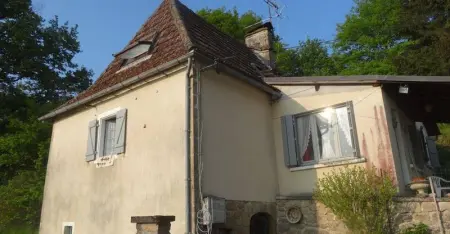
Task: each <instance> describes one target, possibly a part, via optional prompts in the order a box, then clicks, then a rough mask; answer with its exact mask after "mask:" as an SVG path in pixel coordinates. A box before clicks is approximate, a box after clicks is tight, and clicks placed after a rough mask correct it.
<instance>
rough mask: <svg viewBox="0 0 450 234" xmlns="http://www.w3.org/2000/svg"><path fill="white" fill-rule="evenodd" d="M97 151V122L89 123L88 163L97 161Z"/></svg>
mask: <svg viewBox="0 0 450 234" xmlns="http://www.w3.org/2000/svg"><path fill="white" fill-rule="evenodd" d="M96 151H97V120H92V121H90V122H89V128H88V142H87V151H86V161H87V162H89V161H93V160H95V155H96V153H97V152H96Z"/></svg>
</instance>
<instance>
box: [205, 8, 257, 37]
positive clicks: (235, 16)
mask: <svg viewBox="0 0 450 234" xmlns="http://www.w3.org/2000/svg"><path fill="white" fill-rule="evenodd" d="M197 14H198V15H199V16H201V17H202V18H204V19H205V20H206V21H207V22H208V23H210V24H212V25H214V26H216V27H217V28H218V29H220V30H221V31H222V32H224V33H226V34H228V35H230V36H231V37H233V38H235V39H237V40H240V41H244V39H245V28H246V27H247V26H250V25H252V24H255V23H257V22H260V21H261V17H260V16H258V15H256V13H255V12H253V11H248V12H245V13H244V14H242V15H239V13H238V11H237V9H236V8H233V10H227V9H226V8H225V7H221V8H217V9H214V10H213V9H209V8H204V9H200V10H199V11H197Z"/></svg>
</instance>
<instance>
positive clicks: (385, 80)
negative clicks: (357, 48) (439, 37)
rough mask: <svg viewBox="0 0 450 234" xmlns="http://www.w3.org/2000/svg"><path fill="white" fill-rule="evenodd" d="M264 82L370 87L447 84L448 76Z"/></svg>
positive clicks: (269, 80) (271, 80) (274, 79)
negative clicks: (403, 84) (395, 84)
mask: <svg viewBox="0 0 450 234" xmlns="http://www.w3.org/2000/svg"><path fill="white" fill-rule="evenodd" d="M264 81H265V82H267V83H268V84H271V85H316V84H319V85H370V84H383V83H449V84H450V76H381V75H360V76H304V77H268V78H265V79H264Z"/></svg>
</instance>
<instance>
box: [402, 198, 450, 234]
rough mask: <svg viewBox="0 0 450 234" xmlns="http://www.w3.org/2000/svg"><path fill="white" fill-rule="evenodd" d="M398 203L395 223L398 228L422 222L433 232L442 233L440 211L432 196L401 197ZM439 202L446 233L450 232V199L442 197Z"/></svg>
mask: <svg viewBox="0 0 450 234" xmlns="http://www.w3.org/2000/svg"><path fill="white" fill-rule="evenodd" d="M396 204H397V210H396V215H395V216H394V223H395V226H396V227H397V228H398V229H404V228H407V227H410V226H412V225H413V224H414V223H420V222H422V223H424V224H426V225H428V226H429V227H430V229H431V230H432V233H440V227H439V226H440V224H439V217H438V212H436V204H435V203H434V201H433V199H432V198H399V199H397V201H396ZM438 204H439V210H440V215H441V220H442V221H443V226H444V230H445V233H450V199H441V200H440V201H439V202H438Z"/></svg>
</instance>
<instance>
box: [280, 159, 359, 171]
mask: <svg viewBox="0 0 450 234" xmlns="http://www.w3.org/2000/svg"><path fill="white" fill-rule="evenodd" d="M363 162H366V159H365V158H355V159H350V160H341V161H334V162H329V163H318V164H314V165H310V166H300V167H293V168H289V170H290V171H291V172H294V171H306V170H311V169H318V168H324V167H334V166H341V165H348V164H356V163H363Z"/></svg>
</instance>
